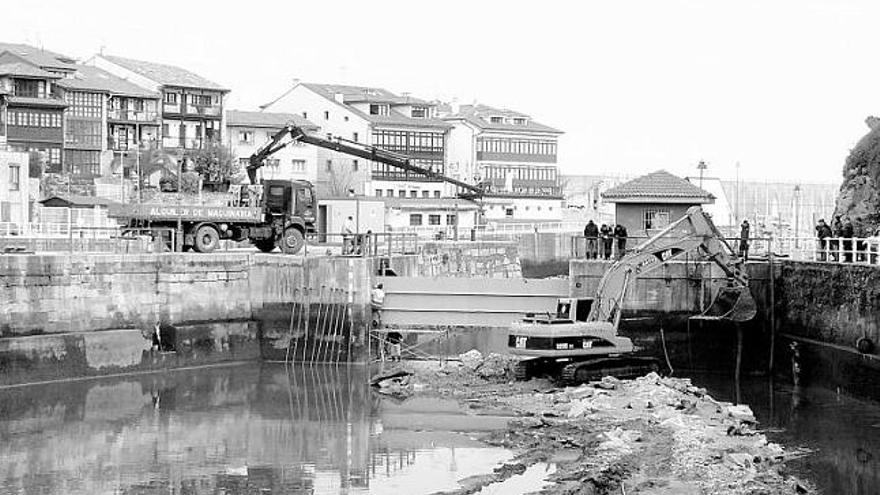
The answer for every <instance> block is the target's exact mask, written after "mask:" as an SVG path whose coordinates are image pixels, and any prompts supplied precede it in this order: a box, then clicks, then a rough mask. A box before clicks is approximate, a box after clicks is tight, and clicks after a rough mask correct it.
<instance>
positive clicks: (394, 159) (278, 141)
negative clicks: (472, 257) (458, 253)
mask: <svg viewBox="0 0 880 495" xmlns="http://www.w3.org/2000/svg"><path fill="white" fill-rule="evenodd" d="M288 136H289V138H290V139H287V140H286V139H285V138H287V137H288ZM295 141H300V142H303V143H308V144H311V145H313V146H320V147H321V148H325V149H328V150H332V151H337V152H339V153H345V154H347V155H351V156H357V157H359V158H363V159H365V160H372V161H374V162H379V163H384V164H386V165H389V166H392V167H394V168H398V169H401V170H404V171H406V172H410V173H412V174H414V175H419V176H422V177H428V178H430V179H436V180H441V181H444V182H448V183H450V184H453V185H455V186H457V187H458V188H460V189H463V190H465V191H467V193H460V194H459V195H460V196H462V197H471V198H473V197H481V196H482V195H483V194H484V193H485V191H484V190H483V188H481V187H480V186H478V185H474V184H468V183H466V182H463V181H460V180H458V179H453V178H452V177H447V176H445V175H443V174H440V173H437V172H434V171H433V170H429V169H425V168H422V167H419V166H416V165H414V164H413V163H412V162H411V160H410V159H409V158H408V157H406V156H404V155H401V154H398V153H393V152H391V151H387V150H383V149H381V148H377V147H375V146H369V145H366V144H362V143H357V142H354V141H348V140H346V139H342V138H339V137H337V138H334V139H325V138H323V137H320V136H315V135H313V134H309V133H308V132H306V131H305V130H304V129H302V128H301V127H298V126H296V125H293V124H288V125H286V126H285V127H284V128H283V129H281V130H280V131H278V132H277V133H275V135H274V136H272V139H271V140H270V141H269V142H268V143H266V144H264V145H263V146H261V147H260V148H259V149H258V150H257V151H255V152H254V154H253V155H251V157H250V159H249V162H250V163H249V164H248V166H247V172H248V178H249V179H250V181H251V183H252V184H253V183H255V182H256V179H257V169H259V168H260V167H262V166H263V164H264V162H265V161H266V159H267V158H268V157H269V156H270V155H272V154H273V153H275V152H277V151H279V150H281V149H282V148H284V147H285V146H287V145H288V144H290V143H292V142H295Z"/></svg>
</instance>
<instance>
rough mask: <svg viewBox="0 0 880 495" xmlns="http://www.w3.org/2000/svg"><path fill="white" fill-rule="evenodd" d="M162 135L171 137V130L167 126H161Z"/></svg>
mask: <svg viewBox="0 0 880 495" xmlns="http://www.w3.org/2000/svg"><path fill="white" fill-rule="evenodd" d="M162 135H163V136H170V135H171V129H170V128H169V127H168V124H162Z"/></svg>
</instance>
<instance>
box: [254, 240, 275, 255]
mask: <svg viewBox="0 0 880 495" xmlns="http://www.w3.org/2000/svg"><path fill="white" fill-rule="evenodd" d="M254 246H257V249H259V250H260V251H262V252H264V253H271V252H272V251H273V250H274V249H275V239H273V238H269V239H258V240H255V241H254Z"/></svg>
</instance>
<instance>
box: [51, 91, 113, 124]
mask: <svg viewBox="0 0 880 495" xmlns="http://www.w3.org/2000/svg"><path fill="white" fill-rule="evenodd" d="M64 101H66V102H67V105H68V107H67V110H66V111H65V112H66V114H67V116H69V117H70V116H72V117H91V118H96V119H100V118H101V115H102V113H103V110H104V96H103V95H101V94H99V93H83V92H80V91H68V92H66V93H65V94H64ZM115 101H118V100H115Z"/></svg>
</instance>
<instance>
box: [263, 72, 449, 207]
mask: <svg viewBox="0 0 880 495" xmlns="http://www.w3.org/2000/svg"><path fill="white" fill-rule="evenodd" d="M263 108H264V109H267V110H273V111H282V112H286V113H294V114H298V115H301V116H302V117H304V118H307V119H309V120H310V121H312V122H314V123H315V124H316V125H318V126H320V127H321V133H325V134H327V135H328V136H333V137H340V138H343V139H346V140H349V141H354V142H358V143H362V144H366V145H371V146H376V147H379V148H382V149H385V150H387V151H391V152H395V153H400V154H401V155H405V156H407V157H409V158H411V159H412V163H413V164H414V165H416V166H419V167H423V168H425V169H431V170H433V171H434V172H438V173H445V172H446V160H445V157H446V140H447V135H448V132H449V129H451V127H452V126H451V125H450V124H447V123H445V122H443V121H442V120H439V119H437V118H435V117H434V116H435V109H434V105H433V104H432V103H428V102H426V101H424V100H421V99H418V98H413V97H411V96H408V95H404V96H399V95H396V94H394V93H391V92H390V91H388V90H385V89H382V88H371V87H363V86H346V85H338V84H313V83H297V84H296V85H294V87H293V88H291V89H290V90H288V91H287V92H286V93H285V94H283V95H282V96H281V97H279V98H277V99H275V100H274V101H272V102H270V103H268V104H266V105H264V106H263ZM317 172H318V176H317V184H316V185H317V187H318V193H319V196H320V195H321V193H324V195H327V196H338V195H341V194H342V193H344V192H345V191H346V190H348V189H354V190H355V191H356V192H357V193H358V194H362V195H366V196H375V197H388V196H392V197H395V198H401V197H406V198H438V197H441V196H450V195H451V194H452V191H451V189H450V188H449V187H448V186H447V185H446V184H444V183H442V182H437V181H433V180H430V179H427V178H425V177H423V176H418V175H414V174H407V173H405V172H404V171H402V170H398V169H395V168H393V167H389V166H388V165H385V164H381V163H375V162H368V161H366V160H362V159H358V158H352V157H350V156H347V155H344V154H340V153H336V152H332V151H322V152H321V155H320V159H319V164H318V171H317Z"/></svg>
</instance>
